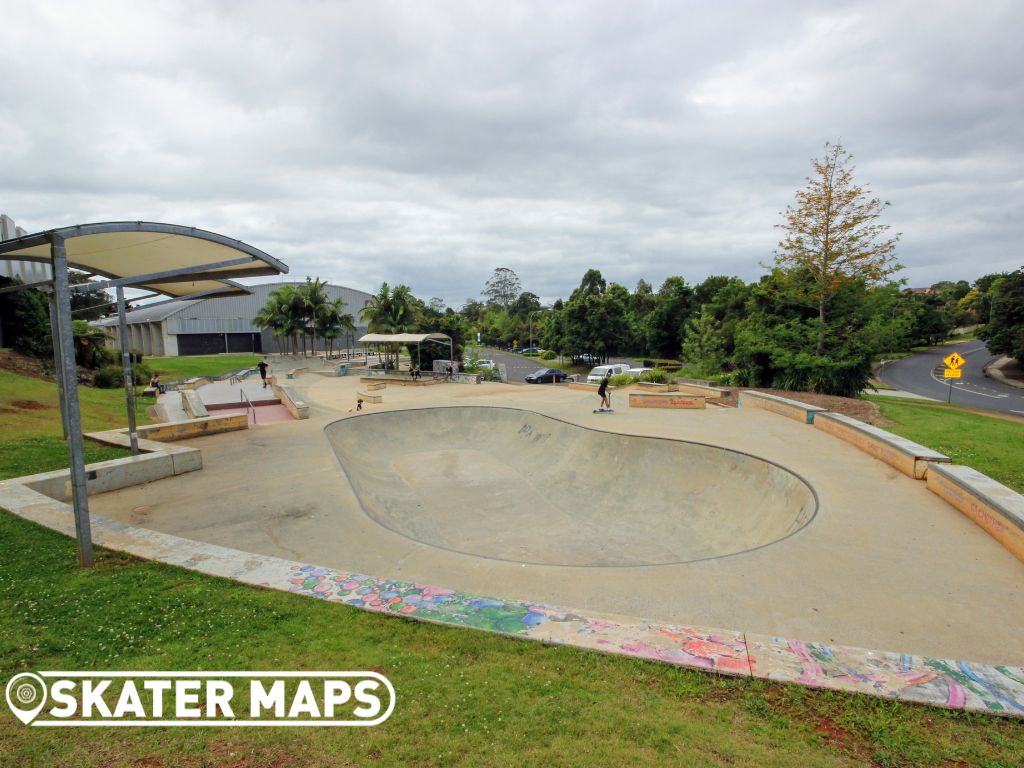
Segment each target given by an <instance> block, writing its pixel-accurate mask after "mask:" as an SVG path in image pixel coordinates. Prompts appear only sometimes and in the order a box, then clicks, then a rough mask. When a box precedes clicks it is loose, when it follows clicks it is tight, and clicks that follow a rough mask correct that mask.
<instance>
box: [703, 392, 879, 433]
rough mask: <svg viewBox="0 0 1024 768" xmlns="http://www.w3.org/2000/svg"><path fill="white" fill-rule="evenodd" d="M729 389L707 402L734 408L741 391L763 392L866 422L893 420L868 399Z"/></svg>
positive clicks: (806, 393)
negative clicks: (726, 395) (726, 393)
mask: <svg viewBox="0 0 1024 768" xmlns="http://www.w3.org/2000/svg"><path fill="white" fill-rule="evenodd" d="M723 389H728V390H729V396H728V397H722V398H717V399H714V400H712V399H708V404H711V403H714V404H715V405H722V406H725V407H726V408H735V407H737V405H738V404H739V401H738V397H739V393H740V392H742V391H750V392H765V393H767V394H769V395H776V396H778V397H785V398H787V399H789V400H796V401H797V402H800V403H806V404H807V405H816V406H818V407H819V408H825V409H827V410H829V411H832V412H833V413H841V414H843V415H844V416H849V417H850V418H853V419H859V420H860V421H866V422H867V423H868V424H874V425H875V426H879V427H884V426H886V425H888V424H892V423H893V422H891V421H889V420H888V419H886V418H885V417H884V416H882V412H881V410H879V408H878V405H877V404H875V403H872V402H871V401H870V400H861V399H859V398H855V397H837V396H836V395H819V394H818V393H817V392H789V391H788V390H785V389H759V388H757V387H723Z"/></svg>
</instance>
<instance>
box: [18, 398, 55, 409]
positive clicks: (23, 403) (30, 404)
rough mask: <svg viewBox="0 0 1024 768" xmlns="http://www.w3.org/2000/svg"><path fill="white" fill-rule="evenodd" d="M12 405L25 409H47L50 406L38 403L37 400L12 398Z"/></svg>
mask: <svg viewBox="0 0 1024 768" xmlns="http://www.w3.org/2000/svg"><path fill="white" fill-rule="evenodd" d="M11 405H13V406H14V407H15V408H20V409H21V410H23V411H45V410H46V409H47V408H49V407H50V406H48V405H43V404H42V403H37V402H36V401H35V400H12V401H11Z"/></svg>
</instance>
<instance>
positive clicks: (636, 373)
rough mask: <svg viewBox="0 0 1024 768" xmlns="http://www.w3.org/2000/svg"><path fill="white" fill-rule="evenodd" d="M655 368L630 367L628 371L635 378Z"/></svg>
mask: <svg viewBox="0 0 1024 768" xmlns="http://www.w3.org/2000/svg"><path fill="white" fill-rule="evenodd" d="M653 370H654V369H653V368H630V369H629V370H628V371H626V373H628V374H629V375H630V376H632V377H633V378H634V379H639V378H640V377H641V376H643V375H644V374H645V373H650V372H651V371H653Z"/></svg>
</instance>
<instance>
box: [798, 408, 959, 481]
mask: <svg viewBox="0 0 1024 768" xmlns="http://www.w3.org/2000/svg"><path fill="white" fill-rule="evenodd" d="M814 426H815V427H816V428H817V429H820V430H822V431H823V432H828V433H829V434H830V435H834V436H836V437H838V438H839V439H840V440H845V441H846V442H848V443H850V444H851V445H854V446H856V447H857V448H860V449H861V450H862V451H864V452H865V453H870V454H871V455H872V456H874V457H875V458H876V459H879V460H880V461H884V462H885V463H886V464H888V465H890V466H892V467H895V468H896V469H898V470H899V471H900V472H902V473H903V474H905V475H907V476H908V477H913V478H915V479H917V480H921V479H923V478H924V476H925V474H926V473H927V472H928V467H929V465H930V464H935V463H939V462H943V463H947V464H948V463H949V456H944V455H943V454H941V453H937V452H936V451H933V450H932V449H931V448H926V447H925V446H923V445H918V444H917V443H915V442H913V441H911V440H907V439H906V438H904V437H900V436H899V435H894V434H892V433H891V432H886V431H885V430H884V429H879V428H878V427H873V426H871V425H870V424H865V423H864V422H863V421H857V419H851V418H850V417H849V416H844V415H843V414H841V413H830V412H825V413H819V414H818V415H817V417H816V418H815V420H814Z"/></svg>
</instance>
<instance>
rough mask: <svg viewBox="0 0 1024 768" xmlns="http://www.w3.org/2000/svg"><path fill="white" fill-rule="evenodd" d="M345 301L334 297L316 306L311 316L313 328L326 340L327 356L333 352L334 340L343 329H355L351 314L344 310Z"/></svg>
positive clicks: (339, 335)
mask: <svg viewBox="0 0 1024 768" xmlns="http://www.w3.org/2000/svg"><path fill="white" fill-rule="evenodd" d="M344 307H345V302H344V301H342V300H341V299H335V300H334V301H331V302H329V303H327V304H321V305H320V306H319V307H317V309H316V312H315V313H314V316H313V329H314V330H315V331H316V332H319V334H320V336H321V337H322V338H324V339H325V340H326V341H327V342H328V350H327V354H328V356H330V355H332V354H333V353H334V340H335V339H337V338H340V337H341V335H342V334H343V333H344V332H345V331H354V330H355V329H356V326H355V322H354V320H353V317H352V315H350V314H348V313H346V312H344V311H343V310H344Z"/></svg>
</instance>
